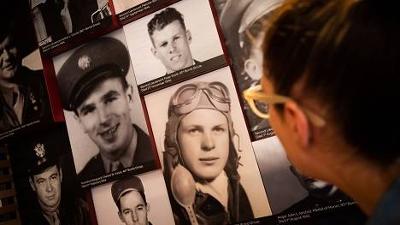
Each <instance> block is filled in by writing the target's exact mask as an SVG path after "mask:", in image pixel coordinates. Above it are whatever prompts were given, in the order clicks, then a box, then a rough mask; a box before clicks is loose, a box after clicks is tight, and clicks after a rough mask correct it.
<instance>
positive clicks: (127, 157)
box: [100, 127, 138, 173]
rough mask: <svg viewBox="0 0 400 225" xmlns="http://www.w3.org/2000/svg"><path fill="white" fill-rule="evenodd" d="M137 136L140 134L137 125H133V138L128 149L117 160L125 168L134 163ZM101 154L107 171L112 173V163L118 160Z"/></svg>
mask: <svg viewBox="0 0 400 225" xmlns="http://www.w3.org/2000/svg"><path fill="white" fill-rule="evenodd" d="M137 136H138V135H137V131H136V129H135V127H133V135H132V139H131V142H130V144H129V147H128V149H127V150H126V151H125V153H124V154H123V155H122V156H121V157H120V158H119V159H118V160H116V161H119V162H120V163H121V164H122V166H123V167H124V168H128V167H131V166H132V164H133V156H134V155H135V152H136V146H137V139H138V137H137ZM100 155H101V159H102V160H103V165H104V169H105V170H106V173H110V172H111V163H113V162H116V161H113V160H110V159H108V158H107V157H105V156H104V155H103V154H101V153H100Z"/></svg>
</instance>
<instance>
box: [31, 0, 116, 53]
mask: <svg viewBox="0 0 400 225" xmlns="http://www.w3.org/2000/svg"><path fill="white" fill-rule="evenodd" d="M29 2H30V8H31V16H32V20H33V24H34V26H35V30H36V37H37V40H38V43H39V46H41V48H42V50H43V52H47V51H49V50H53V49H54V48H56V47H58V46H60V45H62V44H64V43H65V42H66V40H69V39H70V38H71V37H74V36H76V35H77V34H81V33H82V32H83V31H84V30H85V29H86V30H91V31H93V30H94V29H98V28H102V27H103V28H104V27H105V26H107V25H111V8H110V4H109V0H85V1H81V0H31V1H29ZM106 21H108V22H107V23H106Z"/></svg>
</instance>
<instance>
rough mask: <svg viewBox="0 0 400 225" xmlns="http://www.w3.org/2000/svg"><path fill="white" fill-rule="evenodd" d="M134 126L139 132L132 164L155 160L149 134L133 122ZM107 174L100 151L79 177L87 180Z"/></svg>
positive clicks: (81, 179)
mask: <svg viewBox="0 0 400 225" xmlns="http://www.w3.org/2000/svg"><path fill="white" fill-rule="evenodd" d="M133 127H134V128H135V129H136V132H137V134H138V143H137V146H136V152H135V155H134V156H133V165H132V166H135V165H141V164H142V163H144V162H149V161H152V160H154V159H153V152H152V148H151V144H150V139H149V136H148V135H147V134H146V133H145V132H144V131H143V130H142V129H140V128H139V127H138V126H136V125H134V124H133ZM105 174H106V170H105V168H104V164H103V160H102V158H101V156H100V153H98V154H97V155H95V156H94V157H93V158H91V159H90V161H89V162H88V163H87V164H86V165H85V167H84V168H83V170H82V171H81V172H80V173H79V174H78V177H79V180H80V181H86V180H90V179H93V178H96V177H101V176H103V175H105Z"/></svg>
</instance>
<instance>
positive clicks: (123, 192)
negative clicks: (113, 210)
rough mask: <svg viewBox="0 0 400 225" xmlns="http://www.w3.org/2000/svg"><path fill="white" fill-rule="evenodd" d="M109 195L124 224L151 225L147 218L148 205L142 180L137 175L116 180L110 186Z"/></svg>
mask: <svg viewBox="0 0 400 225" xmlns="http://www.w3.org/2000/svg"><path fill="white" fill-rule="evenodd" d="M111 195H112V197H113V199H114V202H115V204H116V205H117V208H118V215H119V218H120V219H121V221H122V222H123V223H125V224H126V225H151V222H149V220H148V218H147V213H148V212H149V205H148V204H147V202H146V196H145V194H144V187H143V184H142V181H141V180H140V179H139V178H138V177H136V176H131V177H127V178H125V179H123V180H119V181H116V182H115V183H113V184H112V186H111Z"/></svg>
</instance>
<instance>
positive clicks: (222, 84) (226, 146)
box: [145, 67, 271, 224]
mask: <svg viewBox="0 0 400 225" xmlns="http://www.w3.org/2000/svg"><path fill="white" fill-rule="evenodd" d="M167 99H168V100H167ZM145 102H146V106H147V110H148V113H149V118H150V123H151V127H152V129H153V130H152V131H153V134H154V136H155V141H156V145H157V149H158V152H159V155H160V156H162V157H160V158H162V163H163V173H164V177H165V180H166V183H167V184H168V185H167V189H168V191H169V194H170V200H171V204H172V208H173V211H174V214H175V218H176V219H177V220H180V221H176V222H177V223H178V224H188V223H189V221H187V218H197V219H196V220H201V223H200V221H196V222H199V224H226V223H238V222H242V221H248V220H251V219H254V218H259V217H265V216H268V215H271V210H270V207H269V203H268V200H267V195H266V193H265V189H264V186H263V183H262V179H261V175H260V172H259V169H258V167H257V162H256V159H255V155H254V152H253V149H252V146H251V141H250V137H249V134H248V132H247V129H246V124H245V121H244V118H243V116H242V111H241V109H240V105H239V100H238V97H237V93H236V90H235V86H234V83H233V79H232V74H231V72H230V69H229V67H225V68H222V69H219V70H216V71H214V72H211V73H209V74H205V75H202V76H199V77H196V78H194V79H191V80H189V81H185V82H182V83H179V84H177V85H174V86H172V87H168V88H165V89H163V90H161V91H158V92H154V93H152V94H149V95H146V96H145ZM163 112H164V113H163ZM267 188H268V187H267ZM227 190H228V191H227ZM190 207H192V208H190ZM209 208H212V209H213V210H212V213H210V212H209V211H207V210H206V209H209ZM228 212H229V213H228ZM204 221H205V222H204ZM192 224H194V223H193V222H192Z"/></svg>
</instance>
